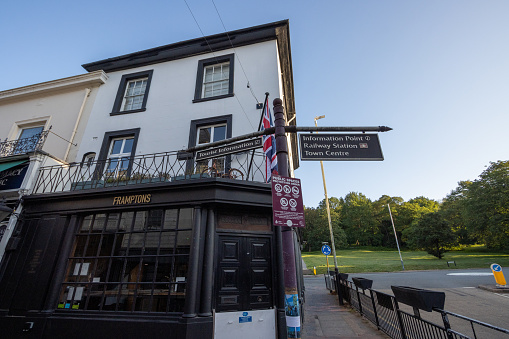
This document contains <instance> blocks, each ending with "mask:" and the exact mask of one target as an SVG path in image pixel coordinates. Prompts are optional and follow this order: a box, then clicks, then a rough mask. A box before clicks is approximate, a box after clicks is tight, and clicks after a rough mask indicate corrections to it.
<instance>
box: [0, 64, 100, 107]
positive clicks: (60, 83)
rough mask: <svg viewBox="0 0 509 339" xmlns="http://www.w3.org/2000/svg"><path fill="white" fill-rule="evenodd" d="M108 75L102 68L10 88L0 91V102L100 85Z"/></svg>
mask: <svg viewBox="0 0 509 339" xmlns="http://www.w3.org/2000/svg"><path fill="white" fill-rule="evenodd" d="M106 80H108V76H107V75H106V73H104V72H103V71H102V70H99V71H94V72H90V73H85V74H80V75H75V76H72V77H67V78H62V79H57V80H51V81H46V82H41V83H38V84H33V85H28V86H23V87H18V88H13V89H8V90H5V91H1V92H0V103H2V102H3V101H8V100H16V99H20V98H24V97H26V96H33V95H39V94H45V93H47V92H53V91H59V90H66V89H71V88H76V87H83V88H85V87H88V86H98V85H102V84H104V83H106Z"/></svg>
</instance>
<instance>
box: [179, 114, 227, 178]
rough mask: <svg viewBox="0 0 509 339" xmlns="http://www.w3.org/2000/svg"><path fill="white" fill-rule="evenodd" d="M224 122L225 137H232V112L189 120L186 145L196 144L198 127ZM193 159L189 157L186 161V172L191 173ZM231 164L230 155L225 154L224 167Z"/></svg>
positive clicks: (192, 145)
mask: <svg viewBox="0 0 509 339" xmlns="http://www.w3.org/2000/svg"><path fill="white" fill-rule="evenodd" d="M219 124H226V139H229V138H231V137H232V114H227V115H220V116H216V117H211V118H203V119H196V120H191V124H190V128H189V143H188V145H189V146H188V147H189V148H190V147H194V146H196V137H197V133H198V128H200V127H202V126H207V125H219ZM194 163H195V159H194V157H193V159H190V160H188V161H187V166H186V173H191V172H193V170H194ZM230 164H231V155H227V156H225V168H226V169H229V168H230Z"/></svg>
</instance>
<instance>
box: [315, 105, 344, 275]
mask: <svg viewBox="0 0 509 339" xmlns="http://www.w3.org/2000/svg"><path fill="white" fill-rule="evenodd" d="M322 118H325V115H321V116H319V117H315V126H316V127H318V124H317V122H316V121H317V120H318V119H322ZM320 167H321V168H322V180H323V192H324V194H325V206H326V207H327V219H328V220H329V232H330V241H331V245H332V256H333V257H334V270H335V272H336V274H337V273H339V270H338V259H337V258H336V246H335V244H334V232H333V231H332V221H331V217H330V207H329V197H328V196H327V185H326V184H325V172H324V170H323V161H321V160H320ZM327 273H328V272H327Z"/></svg>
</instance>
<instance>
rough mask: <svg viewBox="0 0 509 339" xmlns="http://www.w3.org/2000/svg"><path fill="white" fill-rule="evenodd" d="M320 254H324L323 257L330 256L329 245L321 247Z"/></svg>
mask: <svg viewBox="0 0 509 339" xmlns="http://www.w3.org/2000/svg"><path fill="white" fill-rule="evenodd" d="M322 253H323V254H325V255H330V254H331V248H330V246H329V245H323V246H322Z"/></svg>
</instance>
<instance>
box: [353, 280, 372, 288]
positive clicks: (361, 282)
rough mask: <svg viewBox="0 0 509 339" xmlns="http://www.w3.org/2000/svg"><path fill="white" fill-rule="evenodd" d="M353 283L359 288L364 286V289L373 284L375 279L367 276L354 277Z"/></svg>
mask: <svg viewBox="0 0 509 339" xmlns="http://www.w3.org/2000/svg"><path fill="white" fill-rule="evenodd" d="M352 281H353V283H354V284H355V286H357V287H358V288H362V289H363V290H367V289H369V288H371V286H373V280H370V279H365V278H352Z"/></svg>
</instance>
